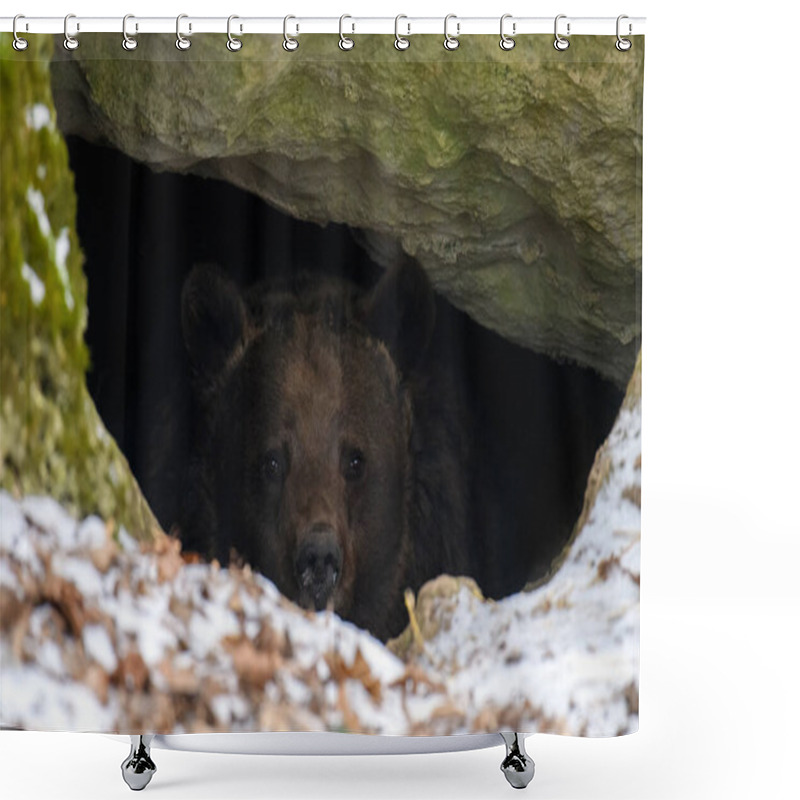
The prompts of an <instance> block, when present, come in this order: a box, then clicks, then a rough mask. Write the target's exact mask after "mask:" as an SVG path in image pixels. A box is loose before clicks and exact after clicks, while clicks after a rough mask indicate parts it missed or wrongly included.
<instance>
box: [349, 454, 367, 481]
mask: <svg viewBox="0 0 800 800" xmlns="http://www.w3.org/2000/svg"><path fill="white" fill-rule="evenodd" d="M365 467H366V461H365V459H364V454H363V453H362V452H361V451H360V450H350V451H348V452H347V453H345V456H344V476H345V478H347V480H349V481H357V480H358V479H359V478H360V477H361V476H362V475H363V474H364V468H365Z"/></svg>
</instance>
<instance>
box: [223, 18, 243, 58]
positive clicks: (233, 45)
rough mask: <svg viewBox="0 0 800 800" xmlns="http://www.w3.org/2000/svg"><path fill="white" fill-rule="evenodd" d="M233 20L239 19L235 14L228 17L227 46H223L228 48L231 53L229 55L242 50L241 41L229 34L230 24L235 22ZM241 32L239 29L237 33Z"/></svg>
mask: <svg viewBox="0 0 800 800" xmlns="http://www.w3.org/2000/svg"><path fill="white" fill-rule="evenodd" d="M235 19H239V17H237V16H236V14H231V15H230V16H229V17H228V44H227V45H225V46H226V47H227V48H228V50H230V51H231V53H236V52H238V51H239V50H241V49H242V40H241V39H237V38H236V37H235V36H234V35H233V34H232V33H231V22H233V20H235ZM241 30H242V29H241V27H240V28H239V31H240V32H241Z"/></svg>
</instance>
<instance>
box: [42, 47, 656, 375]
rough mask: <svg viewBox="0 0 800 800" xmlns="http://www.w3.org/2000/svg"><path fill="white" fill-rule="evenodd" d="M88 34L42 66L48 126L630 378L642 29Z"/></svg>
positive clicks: (635, 343) (636, 286)
mask: <svg viewBox="0 0 800 800" xmlns="http://www.w3.org/2000/svg"><path fill="white" fill-rule="evenodd" d="M224 42H225V37H224V36H215V35H203V36H196V37H195V38H194V40H193V42H192V46H191V47H190V48H189V49H188V50H186V51H184V52H179V51H178V50H177V49H176V47H175V44H174V36H167V35H164V36H158V35H154V36H147V37H146V38H144V37H143V40H142V42H141V46H140V47H138V48H137V49H136V50H135V51H133V52H131V53H126V52H124V51H123V50H122V48H121V47H120V44H119V36H117V35H111V34H109V35H92V37H91V38H89V37H87V39H86V41H85V42H83V43H82V44H81V46H80V47H79V48H78V49H77V50H76V51H75V52H74V53H72V54H67V53H64V52H62V48H58V50H59V52H58V55H57V58H58V59H59V60H60V63H57V64H54V66H53V78H54V86H55V94H56V101H57V104H58V108H59V113H60V125H61V127H62V128H63V129H64V130H66V131H68V132H73V133H79V134H81V135H83V136H85V137H86V138H88V139H91V140H94V141H103V142H109V143H111V144H113V145H114V146H115V147H117V148H119V149H120V150H122V151H123V152H125V153H127V154H128V155H130V156H132V157H133V158H136V159H138V160H140V161H143V162H146V163H148V164H150V165H151V166H152V167H153V168H155V169H166V170H176V171H186V172H195V173H198V174H201V175H205V176H213V177H218V178H223V179H225V180H227V181H230V182H231V183H233V184H235V185H238V186H240V187H242V188H244V189H247V190H249V191H252V192H254V193H256V194H258V195H260V196H261V197H263V198H264V199H265V200H267V201H268V202H269V203H271V204H272V205H274V206H276V207H278V208H280V209H282V210H283V211H285V212H287V213H289V214H291V215H293V216H295V217H297V218H300V219H304V220H313V221H317V222H319V223H320V224H325V223H327V222H330V221H333V222H340V223H346V224H348V225H351V226H353V227H355V228H358V229H360V230H361V231H362V236H363V239H364V241H365V243H366V244H367V246H368V249H369V250H370V252H371V253H372V254H373V256H374V257H375V258H376V259H377V260H378V261H379V262H380V263H383V264H385V265H386V264H388V263H389V262H390V261H391V260H392V258H393V253H394V252H395V251H396V250H397V249H402V250H404V251H405V252H407V253H409V254H411V255H413V256H415V257H416V258H417V259H418V260H419V261H420V262H421V263H422V265H423V266H424V267H425V268H426V270H427V271H428V273H429V274H430V276H431V279H432V281H433V283H434V285H435V286H436V288H437V289H438V290H439V291H441V292H442V293H443V294H444V295H445V296H446V297H448V298H449V299H450V300H451V301H452V302H453V303H454V304H455V305H457V306H458V307H459V308H461V309H463V310H465V311H467V312H468V313H469V314H470V315H471V316H472V317H473V318H474V319H476V320H477V321H478V322H480V323H481V324H483V325H485V326H487V327H489V328H491V329H493V330H496V331H497V332H499V333H500V334H502V335H503V336H504V337H506V338H507V339H509V340H511V341H514V342H516V343H518V344H521V345H524V346H526V347H530V348H532V349H535V350H537V351H539V352H543V353H546V354H548V355H551V356H553V357H556V358H567V359H570V360H573V361H576V362H577V363H580V364H583V365H587V366H592V367H594V368H595V369H597V370H598V371H599V372H600V373H602V374H603V375H605V376H607V377H609V378H611V379H613V380H614V381H616V382H617V384H618V385H620V386H623V387H624V386H625V385H626V383H627V380H628V378H629V377H630V374H631V371H632V369H633V365H634V362H635V359H636V354H637V352H638V349H639V340H640V332H641V324H640V290H641V155H642V120H641V109H642V78H643V64H644V40H643V38H641V37H639V38H637V39H636V42H635V44H634V47H633V48H632V49H631V50H629V51H627V52H624V53H620V52H619V51H617V50H616V49H615V47H614V45H613V43H614V37H613V36H598V37H591V36H582V37H576V38H575V40H574V41H573V42H572V45H571V46H570V48H569V49H568V50H566V51H565V52H557V51H556V50H555V49H554V48H553V46H552V37H548V36H528V37H520V38H519V39H518V40H517V46H516V47H515V48H514V49H513V50H512V51H510V52H504V51H502V50H501V49H500V48H499V47H498V46H497V39H496V37H490V36H464V37H462V41H461V46H460V47H459V48H458V50H456V51H453V52H447V51H445V49H444V48H443V47H442V43H441V39H440V38H439V37H433V36H419V37H416V38H414V39H413V40H412V46H411V47H410V48H409V49H408V50H407V51H405V52H402V53H401V52H397V51H396V50H395V49H394V48H393V47H392V46H391V42H390V40H389V39H388V38H387V37H385V36H360V37H357V39H356V46H355V47H354V48H353V49H352V50H351V51H349V52H342V51H341V50H339V48H338V47H336V39H335V37H331V36H322V35H306V36H302V37H301V44H300V47H299V49H298V50H297V51H296V52H295V53H287V52H285V51H284V50H283V48H282V47H281V42H282V38H281V37H275V36H252V37H245V39H244V42H245V43H244V47H243V48H242V50H241V51H240V52H238V53H229V52H228V51H227V50H226V48H225V44H224Z"/></svg>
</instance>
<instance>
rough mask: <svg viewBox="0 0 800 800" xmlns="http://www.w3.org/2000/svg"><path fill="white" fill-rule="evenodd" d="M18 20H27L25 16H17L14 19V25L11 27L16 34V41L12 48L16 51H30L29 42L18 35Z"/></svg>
mask: <svg viewBox="0 0 800 800" xmlns="http://www.w3.org/2000/svg"><path fill="white" fill-rule="evenodd" d="M18 19H25V15H24V14H17V16H16V17H14V23H13V25H12V26H11V32H12V33H13V34H14V41H13V42H12V43H11V46H12V47H13V48H14V49H15V50H27V49H28V40H27V39H22V38H21V37H20V36H18V35H17V20H18Z"/></svg>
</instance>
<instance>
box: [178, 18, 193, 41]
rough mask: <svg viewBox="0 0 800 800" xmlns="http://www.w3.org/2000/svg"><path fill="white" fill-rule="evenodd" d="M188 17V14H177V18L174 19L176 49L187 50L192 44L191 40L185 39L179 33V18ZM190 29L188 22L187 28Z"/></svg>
mask: <svg viewBox="0 0 800 800" xmlns="http://www.w3.org/2000/svg"><path fill="white" fill-rule="evenodd" d="M188 17H189V15H188V14H178V18H177V19H176V20H175V35H176V36H177V37H178V38H177V39H176V40H175V47H177V48H178V50H188V49H189V48H190V47H191V46H192V42H191V40H190V39H187V38H186V37H185V36H184V35H183V34H182V33H181V20H182V19H188ZM191 29H192V26H191V23H190V24H189V30H191Z"/></svg>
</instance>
